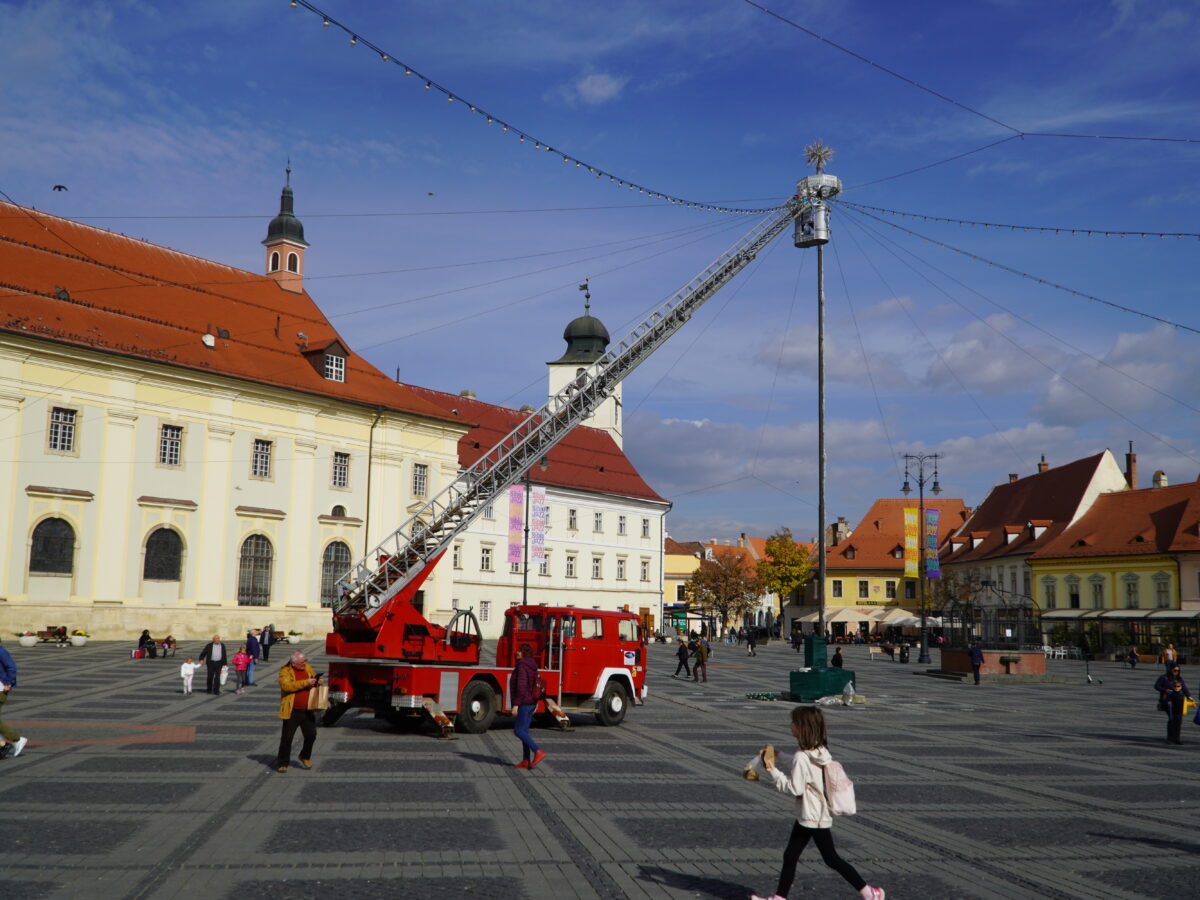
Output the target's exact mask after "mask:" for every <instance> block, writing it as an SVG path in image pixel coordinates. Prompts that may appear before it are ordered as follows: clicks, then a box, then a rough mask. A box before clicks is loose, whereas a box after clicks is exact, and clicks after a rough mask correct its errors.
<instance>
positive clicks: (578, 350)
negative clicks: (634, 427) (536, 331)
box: [546, 282, 624, 447]
mask: <svg viewBox="0 0 1200 900" xmlns="http://www.w3.org/2000/svg"><path fill="white" fill-rule="evenodd" d="M579 289H580V290H581V291H583V292H584V294H583V297H584V301H583V315H582V316H580V317H579V318H578V319H574V320H572V321H571V322H570V324H568V325H567V327H566V329H565V330H564V331H563V340H564V341H566V342H567V352H566V353H564V354H563V355H562V356H561V357H560V358H558V359H556V360H554V362H549V363H546V366H547V367H548V368H549V370H550V371H549V375H550V393H549V396H551V397H553V396H554V395H555V394H557V393H558V392H559V391H561V390H562V389H563V388H565V387H566V386H567V385H568V384H570V382H571V381H572V380H573V379H574V378H575V376H576V375H578V374H579V373H580V372H581V371H583V370H584V369H586V368H587V367H588V366H590V365H591V364H592V363H594V362H595V361H596V360H598V359H599V358H600V357H601V356H603V355H604V351H605V350H607V349H608V344H609V341H610V340H611V339H610V338H609V336H608V329H607V328H605V327H604V323H603V322H601V321H600V320H599V319H597V318H596V317H595V316H593V315H592V311H591V310H592V303H591V301H592V294H591V291H590V290H589V289H588V284H587V283H586V282H585V283H583V284H581V285H580V286H579ZM582 424H584V425H590V426H591V427H593V428H603V429H604V430H605V431H607V432H608V433H609V434H610V435H612V439H613V440H614V441H616V444H617V446H618V447H621V446H622V439H621V429H622V428H623V427H624V425H623V423H622V421H621V385H620V384H619V383H618V384H617V388H616V391H615V392H614V393H613V395H612V396H611V397H609V398H608V399H607V400H605V401H604V402H603V403H602V404H600V407H599V408H598V409H597V410H596V411H595V412H594V413H592V415H591V416H589V417H588V418H587V419H584V421H583V423H582Z"/></svg>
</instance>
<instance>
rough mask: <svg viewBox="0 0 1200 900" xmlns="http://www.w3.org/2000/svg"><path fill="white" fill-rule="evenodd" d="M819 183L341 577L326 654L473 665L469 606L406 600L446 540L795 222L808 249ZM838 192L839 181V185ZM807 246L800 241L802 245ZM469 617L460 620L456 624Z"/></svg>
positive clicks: (811, 180)
mask: <svg viewBox="0 0 1200 900" xmlns="http://www.w3.org/2000/svg"><path fill="white" fill-rule="evenodd" d="M822 181H836V179H832V176H827V175H819V174H818V175H816V176H809V177H807V178H805V179H803V180H802V181H801V182H800V183H799V185H798V191H797V193H796V194H795V195H793V196H792V197H789V198H788V199H787V200H786V201H785V202H784V203H783V204H781V205H780V206H778V207H776V208H775V209H773V210H772V211H771V212H770V213H769V214H768V215H767V216H765V217H764V218H763V219H761V220H760V221H759V222H758V224H757V225H756V226H755V227H754V228H753V229H751V231H750V232H749V233H748V234H747V235H745V236H744V237H743V238H741V239H740V240H739V241H737V242H736V243H735V244H733V246H731V247H730V248H729V249H728V250H727V251H726V252H725V253H723V254H722V255H721V256H720V257H718V258H717V259H716V260H715V261H713V262H712V263H711V264H710V265H709V266H708V267H707V268H706V269H704V270H703V271H702V272H700V273H699V274H698V275H696V276H695V277H694V278H693V279H692V280H691V281H689V282H688V283H687V284H686V285H684V286H683V287H682V288H681V289H680V290H678V291H677V292H676V293H675V294H674V295H672V296H671V297H670V298H668V299H667V300H666V301H664V302H663V303H662V304H661V305H660V306H659V307H658V308H657V309H655V310H654V311H653V312H652V313H650V315H649V316H648V317H647V318H646V319H645V320H643V321H642V322H641V323H640V324H639V325H637V326H636V327H635V328H634V329H633V330H632V331H631V332H630V333H629V334H628V335H627V336H626V337H625V338H623V339H622V340H621V341H620V342H619V343H618V344H616V345H615V346H613V347H611V348H610V349H609V350H608V351H607V352H606V353H605V354H604V355H603V356H602V357H601V358H600V359H599V360H597V361H596V362H594V363H592V364H591V365H590V366H587V367H586V368H584V369H583V371H581V372H579V373H578V375H577V376H576V378H575V379H573V380H572V381H571V382H570V383H569V384H568V385H567V386H566V387H564V388H563V389H562V390H561V391H559V392H558V393H557V394H555V395H554V396H553V397H551V398H550V399H549V400H548V401H547V402H546V404H545V405H544V406H543V407H542V408H541V409H539V410H537V411H536V412H533V413H531V414H530V415H529V416H528V417H526V418H525V419H524V420H523V421H522V422H521V423H520V424H519V425H517V426H516V427H515V428H514V429H513V430H512V431H510V432H509V433H508V434H507V435H505V436H504V438H503V439H501V440H500V441H499V443H497V444H496V445H495V446H494V447H492V448H491V449H490V450H488V451H487V452H486V453H485V454H483V455H482V456H481V457H480V458H479V459H478V460H477V461H476V462H475V463H474V464H473V465H471V466H470V467H468V468H466V469H464V470H463V471H462V472H460V473H459V475H458V476H457V477H456V478H455V479H454V480H453V481H451V482H450V483H449V484H448V485H446V487H445V488H444V489H443V490H442V491H440V492H439V493H438V494H437V495H436V496H434V497H432V498H431V499H430V500H429V501H428V502H426V503H425V504H424V505H423V506H422V507H421V508H420V509H418V510H417V511H416V512H415V513H413V514H412V516H410V517H409V519H408V520H407V521H405V522H404V523H403V524H402V525H400V527H399V528H397V529H396V530H395V531H393V532H392V533H391V534H390V535H388V536H387V537H386V538H384V540H383V541H381V542H380V543H379V545H378V546H377V547H376V548H375V549H374V550H372V551H371V552H369V553H368V554H367V555H366V556H364V557H363V558H362V559H360V560H359V561H358V562H357V563H356V564H355V565H354V567H353V568H351V569H350V571H348V572H347V573H346V574H345V575H343V576H342V578H340V579H339V581H338V585H339V588H340V594H341V598H340V600H339V602H338V604H337V605H336V607H335V609H334V614H333V631H332V632H331V633H330V634H329V635H328V637H327V638H326V652H327V653H329V654H330V655H332V656H340V657H346V658H351V659H360V660H370V659H379V660H387V659H402V660H408V661H411V662H415V663H453V664H460V665H461V664H468V665H470V664H474V663H478V661H479V650H480V647H479V642H480V637H479V627H478V622H475V621H474V616H473V614H472V613H471V612H470V611H469V610H462V611H459V612H457V613H456V614H455V617H454V618H453V619H452V620H451V621H450V623H448V624H447V625H446V626H438V625H435V624H433V623H431V622H429V621H428V620H427V619H426V618H425V617H424V616H423V615H422V613H421V612H420V611H419V610H418V609H417V608H416V606H414V605H413V603H412V602H411V601H412V600H413V598H414V597H415V596H416V592H417V591H418V590H419V589H420V586H421V585H422V584H423V583H424V581H425V579H426V578H427V577H428V576H429V574H430V573H431V572H432V571H433V568H434V566H436V565H437V562H438V560H439V559H440V558H441V557H442V555H443V554H444V553H445V552H446V550H447V548H448V547H449V546H450V545H451V543H452V542H453V541H454V539H455V538H456V537H457V536H458V535H460V534H461V533H462V532H463V531H465V530H466V529H467V528H468V527H469V526H470V524H471V522H472V521H473V520H474V519H475V518H476V517H478V516H479V515H480V514H481V513H482V512H483V510H484V509H485V508H486V507H487V506H488V505H490V504H491V503H493V502H494V501H496V500H497V499H499V498H501V497H502V496H503V495H504V492H505V491H507V489H508V488H509V487H511V486H512V485H514V484H516V483H517V482H518V481H520V480H521V479H522V478H523V477H524V476H525V474H526V472H528V471H529V470H530V469H531V468H532V467H533V466H535V465H537V464H538V463H539V462H540V461H541V460H543V459H544V458H545V457H546V455H547V454H548V453H549V452H550V450H551V448H553V447H554V446H555V445H556V444H558V443H559V441H561V440H562V439H563V438H564V437H566V436H567V434H568V433H569V432H570V431H571V429H572V428H574V427H575V426H576V425H578V424H580V423H581V422H584V421H585V420H586V419H587V418H588V417H589V416H591V415H592V413H593V412H595V410H596V409H597V408H598V407H599V406H600V404H601V403H603V402H604V401H605V400H606V399H607V398H609V397H610V396H612V394H613V392H614V390H615V389H616V386H617V385H618V384H619V383H620V382H621V380H622V379H624V378H625V377H626V376H627V375H629V373H630V372H632V371H633V370H634V369H636V368H637V367H638V366H639V365H640V364H641V363H642V362H644V361H645V360H646V359H647V358H648V357H649V356H650V354H652V353H653V352H654V351H655V350H657V349H658V348H659V347H660V346H661V345H662V344H663V342H665V341H666V340H667V339H668V338H669V337H670V336H671V335H673V334H674V333H675V332H676V331H678V330H679V329H680V328H681V327H682V326H683V325H684V324H685V323H686V322H687V321H688V320H689V319H690V318H691V317H692V315H693V314H694V313H695V312H696V310H698V309H699V308H700V307H701V306H702V305H703V304H704V303H705V302H706V301H707V300H708V299H709V298H710V297H712V296H713V295H714V294H715V293H716V292H717V291H718V290H720V289H721V288H722V287H724V286H725V285H726V284H728V283H729V281H730V280H731V279H732V278H733V277H734V276H735V275H737V274H738V273H739V272H740V271H742V269H744V268H745V267H746V266H748V265H749V264H750V263H751V262H752V261H753V260H754V258H755V256H757V254H758V253H759V251H761V250H762V249H763V248H764V247H765V246H766V245H767V244H769V243H770V242H771V241H772V240H773V239H774V238H776V237H777V236H778V235H779V234H780V233H782V232H783V231H784V229H785V228H787V227H788V225H790V224H793V223H795V242H796V245H797V246H810V245H811V241H812V231H813V227H814V225H815V226H816V227H817V229H818V231H819V230H820V229H821V228H822V227H825V228H827V221H828V220H827V211H826V209H825V207H824V204H823V202H822V201H823V199H824V197H828V196H831V195H832V193H836V191H833V192H832V193H831V192H829V191H828V190H826V192H825V193H824V194H822V189H821V186H820V185H821V182H822ZM839 187H840V184H839ZM804 242H808V243H804ZM464 617H465V618H466V619H467V620H468V621H466V622H463V621H460V620H461V619H463V618H464Z"/></svg>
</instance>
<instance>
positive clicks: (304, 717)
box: [275, 650, 321, 772]
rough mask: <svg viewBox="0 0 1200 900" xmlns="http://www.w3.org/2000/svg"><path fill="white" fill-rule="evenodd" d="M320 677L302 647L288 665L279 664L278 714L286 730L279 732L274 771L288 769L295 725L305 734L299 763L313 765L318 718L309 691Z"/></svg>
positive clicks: (293, 654) (294, 653)
mask: <svg viewBox="0 0 1200 900" xmlns="http://www.w3.org/2000/svg"><path fill="white" fill-rule="evenodd" d="M320 680H321V679H320V677H319V676H318V675H317V673H316V672H314V671H313V667H312V666H310V665H309V664H308V659H307V657H305V655H304V652H303V651H302V650H296V651H294V652H293V653H292V658H291V659H290V660H289V661H288V664H287V665H286V666H280V668H279V693H280V701H279V718H281V719H282V720H283V733H282V734H280V736H279V753H278V754H276V757H275V771H276V772H286V771H287V770H288V762H289V761H290V760H291V756H292V738H294V737H295V736H296V729H297V728H299V729H300V733H301V734H302V735H304V745H303V746H302V747H301V748H300V765H302V766H304V768H306V769H311V768H312V749H313V744H315V743H316V742H317V722H316V716H315V715H314V712H313V710H311V709H309V708H308V706H309V702H308V700H309V692H310V691H311V689H312V688H314V687H316V686H317V684H319V683H320Z"/></svg>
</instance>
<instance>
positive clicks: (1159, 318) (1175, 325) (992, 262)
mask: <svg viewBox="0 0 1200 900" xmlns="http://www.w3.org/2000/svg"><path fill="white" fill-rule="evenodd" d="M855 212H856V213H857V214H858V215H860V216H866V217H867V218H868V219H873V220H874V221H876V222H879V223H880V224H881V225H886V226H888V227H889V228H895V229H896V230H897V231H903V232H904V233H905V234H908V235H911V236H912V237H915V238H920V239H921V240H923V241H925V242H926V243H930V244H933V245H934V246H937V247H941V248H942V249H943V250H950V251H952V252H954V253H958V254H959V255H961V256H965V257H967V258H969V259H973V260H975V261H976V262H981V263H984V264H985V265H989V266H992V267H993V268H996V269H1000V270H1001V271H1003V272H1008V273H1009V274H1010V275H1018V276H1020V277H1021V278H1026V279H1028V280H1030V281H1033V282H1036V283H1037V284H1043V285H1045V286H1046V287H1052V288H1054V289H1056V290H1059V291H1063V292H1065V293H1068V294H1071V295H1073V296H1075V297H1080V298H1082V299H1084V300H1090V301H1092V302H1093V303H1100V304H1102V305H1104V306H1111V307H1112V308H1113V309H1119V310H1121V312H1127V313H1129V314H1130V315H1134V316H1141V317H1142V318H1143V319H1151V320H1152V321H1155V322H1162V323H1163V324H1164V325H1170V326H1171V327H1172V328H1178V329H1180V330H1181V331H1190V332H1192V333H1193V334H1200V328H1193V327H1191V326H1190V325H1184V324H1182V323H1180V322H1175V321H1172V320H1171V319H1165V318H1163V317H1162V316H1156V315H1154V314H1153V313H1148V312H1142V311H1141V310H1140V309H1134V308H1133V307H1131V306H1124V305H1122V304H1120V303H1115V302H1114V301H1112V300H1105V299H1104V298H1103V297H1097V296H1096V295H1094V294H1088V293H1086V292H1084V291H1079V290H1076V289H1075V288H1072V287H1067V286H1066V285H1065V284H1059V283H1058V282H1057V281H1051V280H1050V279H1048V278H1042V277H1040V276H1038V275H1030V274H1029V273H1028V272H1022V271H1021V270H1020V269H1014V268H1013V267H1012V266H1006V265H1005V264H1004V263H998V262H996V261H995V260H991V259H988V258H987V257H985V256H980V255H979V254H977V253H972V252H971V251H969V250H963V249H962V248H960V247H955V246H953V245H952V244H947V243H945V242H944V241H939V240H937V239H935V238H931V237H929V236H927V235H924V234H921V233H920V232H918V231H913V230H912V229H911V228H905V227H904V226H903V225H898V224H896V223H895V222H889V221H888V220H887V219H884V218H881V217H880V216H877V215H875V214H874V213H870V212H866V211H865V210H861V209H860V210H856V211H855Z"/></svg>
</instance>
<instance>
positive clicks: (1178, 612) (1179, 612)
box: [1149, 609, 1200, 619]
mask: <svg viewBox="0 0 1200 900" xmlns="http://www.w3.org/2000/svg"><path fill="white" fill-rule="evenodd" d="M1149 618H1151V619H1200V609H1155V610H1152V611H1151V613H1150V616H1149Z"/></svg>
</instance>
